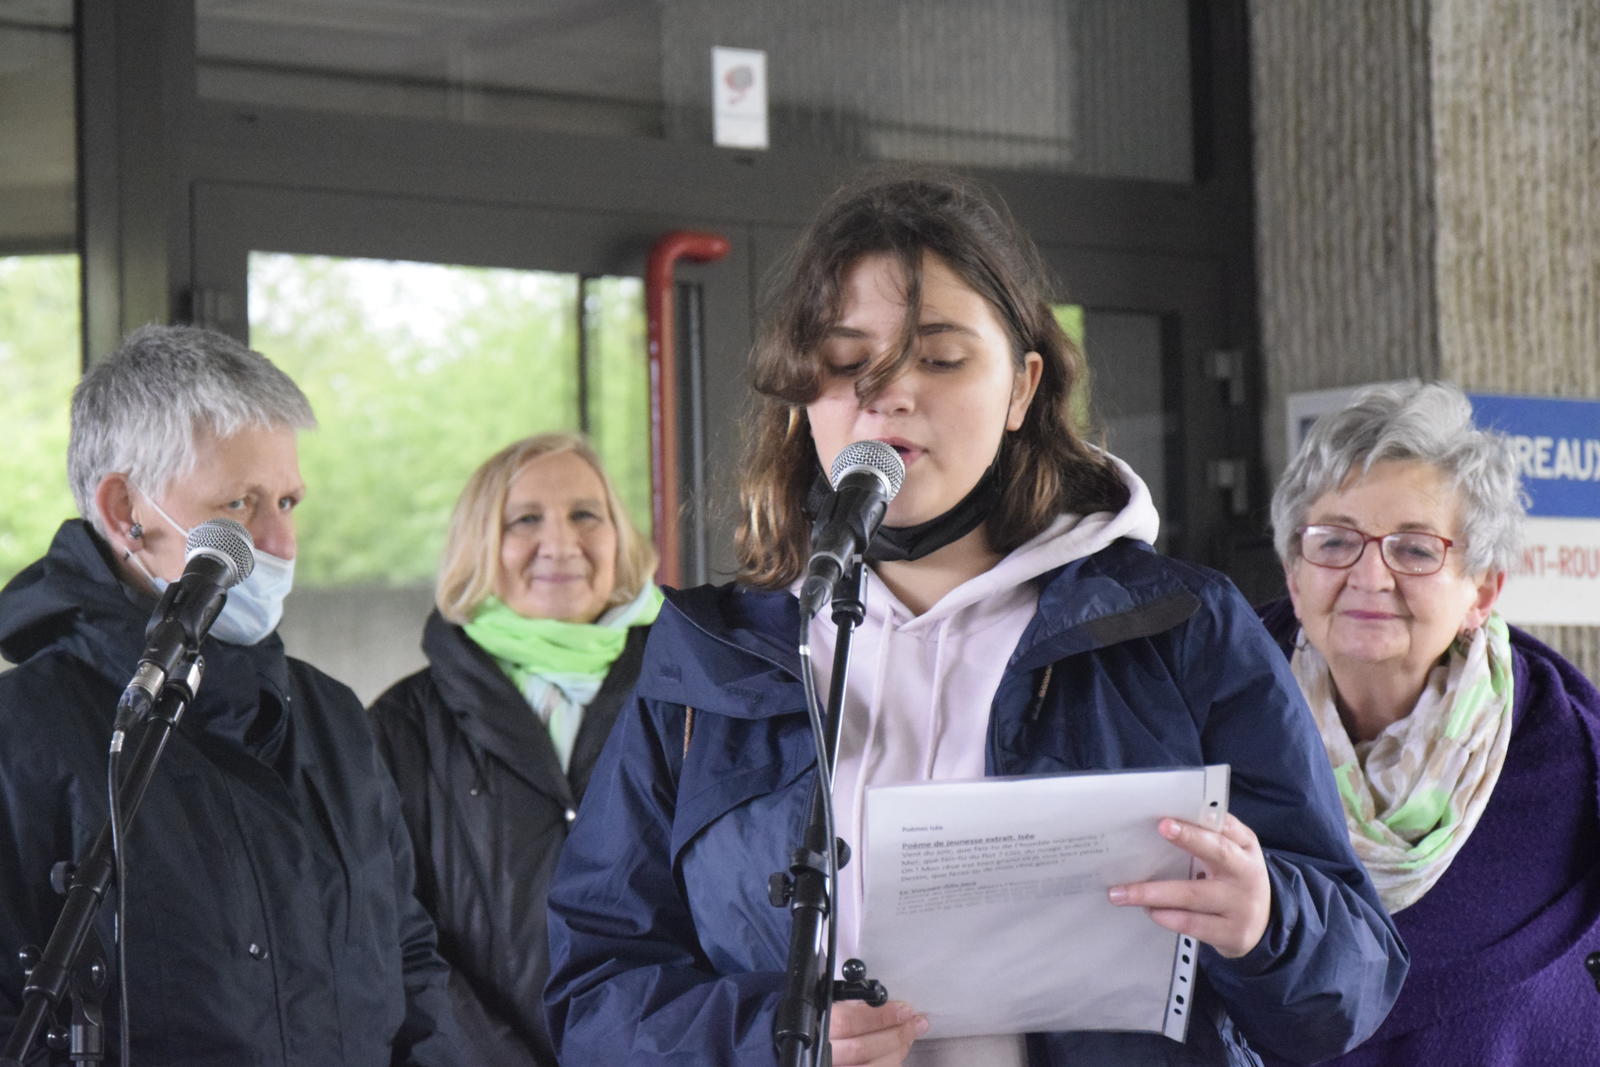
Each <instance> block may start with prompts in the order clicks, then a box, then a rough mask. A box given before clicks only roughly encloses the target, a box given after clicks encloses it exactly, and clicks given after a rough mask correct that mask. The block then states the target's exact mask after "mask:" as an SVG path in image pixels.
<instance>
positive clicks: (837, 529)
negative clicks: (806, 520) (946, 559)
mask: <svg viewBox="0 0 1600 1067" xmlns="http://www.w3.org/2000/svg"><path fill="white" fill-rule="evenodd" d="M905 480H906V465H905V462H904V461H903V460H901V458H900V453H898V452H896V451H895V450H894V449H892V448H890V447H889V446H888V445H886V444H884V443H883V442H882V441H857V442H855V443H854V444H852V445H846V446H845V448H844V451H842V452H840V453H839V456H838V458H837V459H835V460H834V461H833V469H832V470H831V471H829V472H828V481H829V482H830V483H831V484H832V485H833V495H832V496H831V497H829V498H828V502H827V504H826V505H824V507H823V508H822V511H821V513H820V514H819V515H818V516H817V520H816V522H815V523H814V524H813V525H812V527H811V560H810V562H809V563H807V564H806V578H805V581H804V582H803V583H801V586H800V617H801V618H803V619H809V618H812V617H813V616H815V615H816V614H817V612H819V611H821V610H822V605H823V604H825V603H827V602H828V599H829V598H830V597H832V596H833V587H834V586H836V585H837V584H839V579H840V578H841V577H843V576H844V573H845V571H846V569H848V567H849V566H850V561H851V560H852V559H854V558H855V557H856V556H857V555H858V554H860V553H861V552H864V551H866V548H867V545H868V544H870V543H871V541H872V535H873V534H875V533H877V532H878V527H879V526H880V525H882V523H883V516H884V513H885V512H887V511H888V510H889V501H891V500H893V499H894V497H895V494H896V493H898V492H899V491H900V485H901V483H903V482H904V481H905Z"/></svg>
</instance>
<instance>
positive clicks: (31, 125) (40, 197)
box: [0, 0, 77, 314]
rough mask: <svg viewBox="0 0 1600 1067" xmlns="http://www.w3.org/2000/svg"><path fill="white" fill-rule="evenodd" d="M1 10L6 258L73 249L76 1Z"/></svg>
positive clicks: (1, 212)
mask: <svg viewBox="0 0 1600 1067" xmlns="http://www.w3.org/2000/svg"><path fill="white" fill-rule="evenodd" d="M0 7H3V8H4V11H3V12H0V253H3V252H19V251H26V252H57V251H62V252H64V251H68V250H70V249H72V248H73V247H74V245H75V242H74V240H73V235H74V233H75V232H76V229H77V219H76V207H75V205H76V179H77V155H76V149H75V146H76V137H75V134H76V131H77V123H76V119H75V118H74V114H73V112H74V96H73V49H72V2H71V0H30V2H28V3H24V4H16V3H12V4H3V5H0ZM74 314H76V312H74Z"/></svg>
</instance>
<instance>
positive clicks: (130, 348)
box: [67, 325, 317, 534]
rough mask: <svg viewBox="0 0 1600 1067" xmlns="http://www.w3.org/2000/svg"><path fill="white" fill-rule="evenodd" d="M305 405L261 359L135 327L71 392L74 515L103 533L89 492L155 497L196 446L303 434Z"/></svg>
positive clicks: (178, 332) (182, 329)
mask: <svg viewBox="0 0 1600 1067" xmlns="http://www.w3.org/2000/svg"><path fill="white" fill-rule="evenodd" d="M316 421H317V420H316V416H314V415H313V414H312V413H311V403H310V401H308V400H306V397H305V394H304V393H302V392H301V391H300V387H299V386H297V385H295V384H294V382H293V381H291V380H290V378H289V376H288V375H287V374H285V373H283V371H281V370H279V369H278V368H277V367H275V366H273V365H272V363H271V362H270V361H269V360H268V359H267V357H265V356H263V355H261V353H259V352H252V351H251V350H250V349H248V348H246V347H245V346H244V345H242V344H240V343H239V342H238V341H235V340H234V339H233V338H232V337H229V336H227V335H226V334H221V333H217V332H216V331H214V330H205V329H200V328H199V327H195V326H155V325H151V326H141V327H139V328H138V329H137V330H134V331H133V332H132V333H130V334H129V335H128V336H127V337H126V338H124V339H123V342H122V345H121V347H119V348H118V349H117V350H116V351H115V352H113V353H112V354H111V355H110V356H109V357H108V358H106V359H105V360H102V361H101V362H99V363H96V364H94V365H93V366H92V367H90V368H89V371H88V373H87V374H85V375H84V376H83V380H82V381H80V382H79V383H78V387H77V388H76V389H74V390H73V392H72V432H71V436H70V437H69V438H68V440H67V479H68V481H69V482H70V483H71V485H72V496H73V499H75V500H76V501H77V503H78V512H79V514H81V515H82V516H83V517H84V518H85V519H88V520H89V522H91V523H92V524H93V525H94V527H95V529H97V530H99V531H100V532H101V533H102V534H104V533H106V529H105V524H104V520H103V519H102V517H101V515H100V511H99V508H98V507H96V506H95V502H94V497H95V490H96V488H97V487H98V486H99V484H100V482H101V481H102V480H103V479H104V478H105V476H106V475H108V474H113V473H122V474H126V475H127V476H128V479H129V480H130V481H131V482H133V484H134V485H136V486H138V487H139V488H140V489H142V490H144V491H146V492H149V493H156V494H158V495H159V494H160V493H162V492H164V491H165V490H166V488H167V487H168V486H169V485H171V484H172V481H173V479H174V478H177V477H180V476H181V475H184V474H187V473H188V472H189V471H191V470H193V469H194V465H195V460H196V459H197V458H198V457H197V456H196V454H195V437H196V436H197V435H198V434H200V433H201V432H209V433H211V434H213V435H215V436H217V437H228V436H231V435H232V434H235V433H238V432H239V431H240V430H243V429H246V428H247V427H267V428H286V429H293V430H302V429H309V428H310V427H312V426H315V425H316Z"/></svg>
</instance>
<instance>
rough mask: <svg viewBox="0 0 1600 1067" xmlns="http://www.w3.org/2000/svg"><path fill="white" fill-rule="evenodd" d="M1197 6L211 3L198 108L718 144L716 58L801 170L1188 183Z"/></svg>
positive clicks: (633, 0) (202, 33)
mask: <svg viewBox="0 0 1600 1067" xmlns="http://www.w3.org/2000/svg"><path fill="white" fill-rule="evenodd" d="M1190 6H1191V5H1190V4H1189V2H1188V0H1008V2H1007V3H1004V4H985V3H974V2H972V0H806V2H805V3H798V4H797V3H776V2H767V3H751V2H750V0H672V2H671V3H663V2H662V0H608V2H606V3H576V2H572V0H476V2H474V3H470V4H450V3H441V2H433V3H426V2H411V3H396V2H394V0H196V4H195V12H196V37H197V40H196V52H197V58H198V71H197V76H198V84H199V91H200V94H201V95H202V96H205V97H209V98H212V99H219V100H229V101H237V102H240V103H256V104H268V105H278V106H287V107H298V108H311V109H317V110H338V111H346V112H352V113H357V114H371V115H400V116H422V117H427V118H432V119H440V120H446V121H453V122H467V123H493V124H504V125H520V126H526V127H533V128H538V129H548V130H567V131H572V132H576V133H582V134H591V135H609V136H623V137H637V138H662V137H664V138H666V139H668V140H675V141H684V142H690V143H698V144H707V143H710V141H711V125H712V121H711V49H712V47H714V46H717V45H732V46H735V47H740V48H756V49H760V50H762V51H765V52H766V53H767V55H768V64H767V71H768V76H769V83H770V84H769V86H768V98H769V103H770V108H769V110H770V121H771V143H772V147H773V148H774V149H781V150H784V151H790V152H820V153H824V154H827V155H832V156H839V157H845V158H854V159H899V160H914V161H919V162H936V163H946V164H955V165H976V166H986V167H1003V168H1009V169H1017V170H1040V171H1046V172H1054V173H1071V174H1095V175H1107V176H1117V177H1130V178H1148V179H1154V180H1158V181H1174V182H1186V181H1190V180H1192V175H1193V164H1192V159H1191V157H1192V154H1193V133H1192V119H1191V112H1192V110H1193V102H1192V100H1191V94H1190V86H1189V83H1190V62H1189V9H1190Z"/></svg>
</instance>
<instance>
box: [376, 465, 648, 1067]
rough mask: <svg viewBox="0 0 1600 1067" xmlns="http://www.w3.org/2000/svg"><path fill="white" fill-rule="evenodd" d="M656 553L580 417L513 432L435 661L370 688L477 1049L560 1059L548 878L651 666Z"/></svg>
mask: <svg viewBox="0 0 1600 1067" xmlns="http://www.w3.org/2000/svg"><path fill="white" fill-rule="evenodd" d="M655 562H656V557H655V551H654V549H653V548H652V547H651V545H650V543H649V542H648V541H647V540H645V539H644V538H643V537H642V536H640V534H639V533H638V531H636V530H635V529H634V527H633V525H632V524H631V523H630V522H629V521H628V516H627V513H626V511H625V510H624V509H623V507H622V503H621V501H620V500H619V499H618V498H617V494H616V490H615V489H614V488H613V487H612V485H611V482H610V480H609V479H608V478H607V477H606V475H605V472H604V469H603V468H602V467H601V464H600V459H599V457H598V456H596V455H595V453H594V451H593V449H592V448H590V446H589V445H588V444H587V443H586V442H585V441H584V440H583V439H582V438H581V437H578V436H576V435H573V434H540V435H537V436H534V437H528V438H525V439H523V440H520V441H517V442H514V443H513V444H510V445H508V446H506V447H505V448H503V449H501V450H500V451H499V452H497V453H496V454H495V455H493V456H492V457H490V458H489V459H488V460H487V461H486V462H485V463H484V464H483V465H482V466H481V467H479V468H478V470H477V472H476V473H475V474H473V476H472V478H471V479H470V480H469V481H468V482H467V486H466V488H465V489H464V490H463V491H462V493H461V499H460V500H459V501H458V502H457V503H456V508H455V513H454V515H453V516H452V518H451V522H450V532H449V536H448V538H447V542H446V545H445V553H444V563H443V566H442V567H441V569H440V574H439V581H438V586H437V589H436V592H435V601H436V610H435V611H434V612H433V614H432V615H430V616H429V618H428V621H427V624H426V626H425V627H424V629H423V636H422V648H423V651H424V652H426V653H427V656H428V664H429V665H428V667H427V668H425V669H424V670H421V671H419V672H417V673H416V674H414V675H411V676H410V677H408V678H405V679H403V680H402V681H400V682H398V683H397V684H396V685H395V686H394V687H393V688H391V689H390V690H389V691H388V692H387V693H385V694H384V695H383V696H381V697H380V698H379V699H378V701H377V703H375V704H374V705H373V707H372V714H373V721H374V725H375V727H376V729H377V733H378V738H379V743H380V746H381V748H382V750H383V753H384V756H385V758H386V759H387V760H388V762H389V766H390V769H391V770H392V771H393V773H394V776H395V781H396V782H397V783H398V785H399V787H400V794H401V804H402V808H403V810H404V813H405V818H406V823H407V825H408V826H409V828H410V831H411V838H412V843H413V846H414V848H415V851H416V856H417V869H418V879H417V881H418V895H419V896H420V897H421V898H422V902H423V904H424V906H426V907H427V908H428V910H429V911H430V912H431V913H432V914H433V916H434V919H435V921H436V922H437V923H438V926H439V948H440V951H441V953H442V954H443V955H444V956H445V958H446V959H447V960H448V961H449V963H450V966H451V969H452V974H451V992H452V994H453V1000H454V1002H455V1008H456V1013H457V1015H458V1016H459V1017H460V1020H461V1028H462V1031H463V1035H464V1040H465V1043H466V1046H467V1048H468V1050H469V1052H470V1055H469V1056H468V1062H471V1063H473V1064H478V1065H484V1067H489V1065H499V1064H537V1065H540V1067H544V1065H550V1067H554V1064H555V1062H556V1059H555V1053H554V1051H553V1049H552V1048H551V1045H550V1038H549V1036H548V1033H547V1031H546V1028H545V1022H544V1013H543V1010H542V1008H541V1006H540V993H541V990H542V987H543V985H544V980H545V976H546V973H547V971H548V964H547V963H546V957H547V953H546V949H545V892H546V889H547V887H548V886H549V883H550V877H551V874H552V872H553V871H554V870H555V863H556V858H557V857H558V856H559V855H560V852H561V846H562V845H563V844H564V843H565V841H566V837H567V828H568V826H570V825H571V823H572V820H573V818H574V816H575V815H576V812H577V807H578V802H579V801H580V800H581V799H582V797H583V793H584V788H585V786H586V785H587V784H588V780H589V773H590V771H591V770H592V768H593V767H594V762H595V758H596V757H597V756H598V755H599V753H600V747H601V745H602V744H603V743H604V742H605V739H606V735H607V734H608V733H609V732H610V729H611V723H612V720H613V719H614V718H615V717H616V714H617V709H618V707H619V706H620V705H621V703H622V700H623V698H624V697H625V696H626V695H627V693H628V691H629V690H630V689H631V688H632V686H633V682H634V679H635V678H636V677H637V676H638V673H639V662H640V656H641V653H642V652H643V649H644V634H645V631H646V629H647V628H648V627H649V624H650V622H651V621H652V620H654V618H655V616H656V612H657V610H658V608H659V606H660V604H661V592H660V590H659V589H657V588H656V586H655V584H654V583H653V582H652V581H651V580H650V575H651V573H652V571H653V570H654V569H655Z"/></svg>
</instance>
